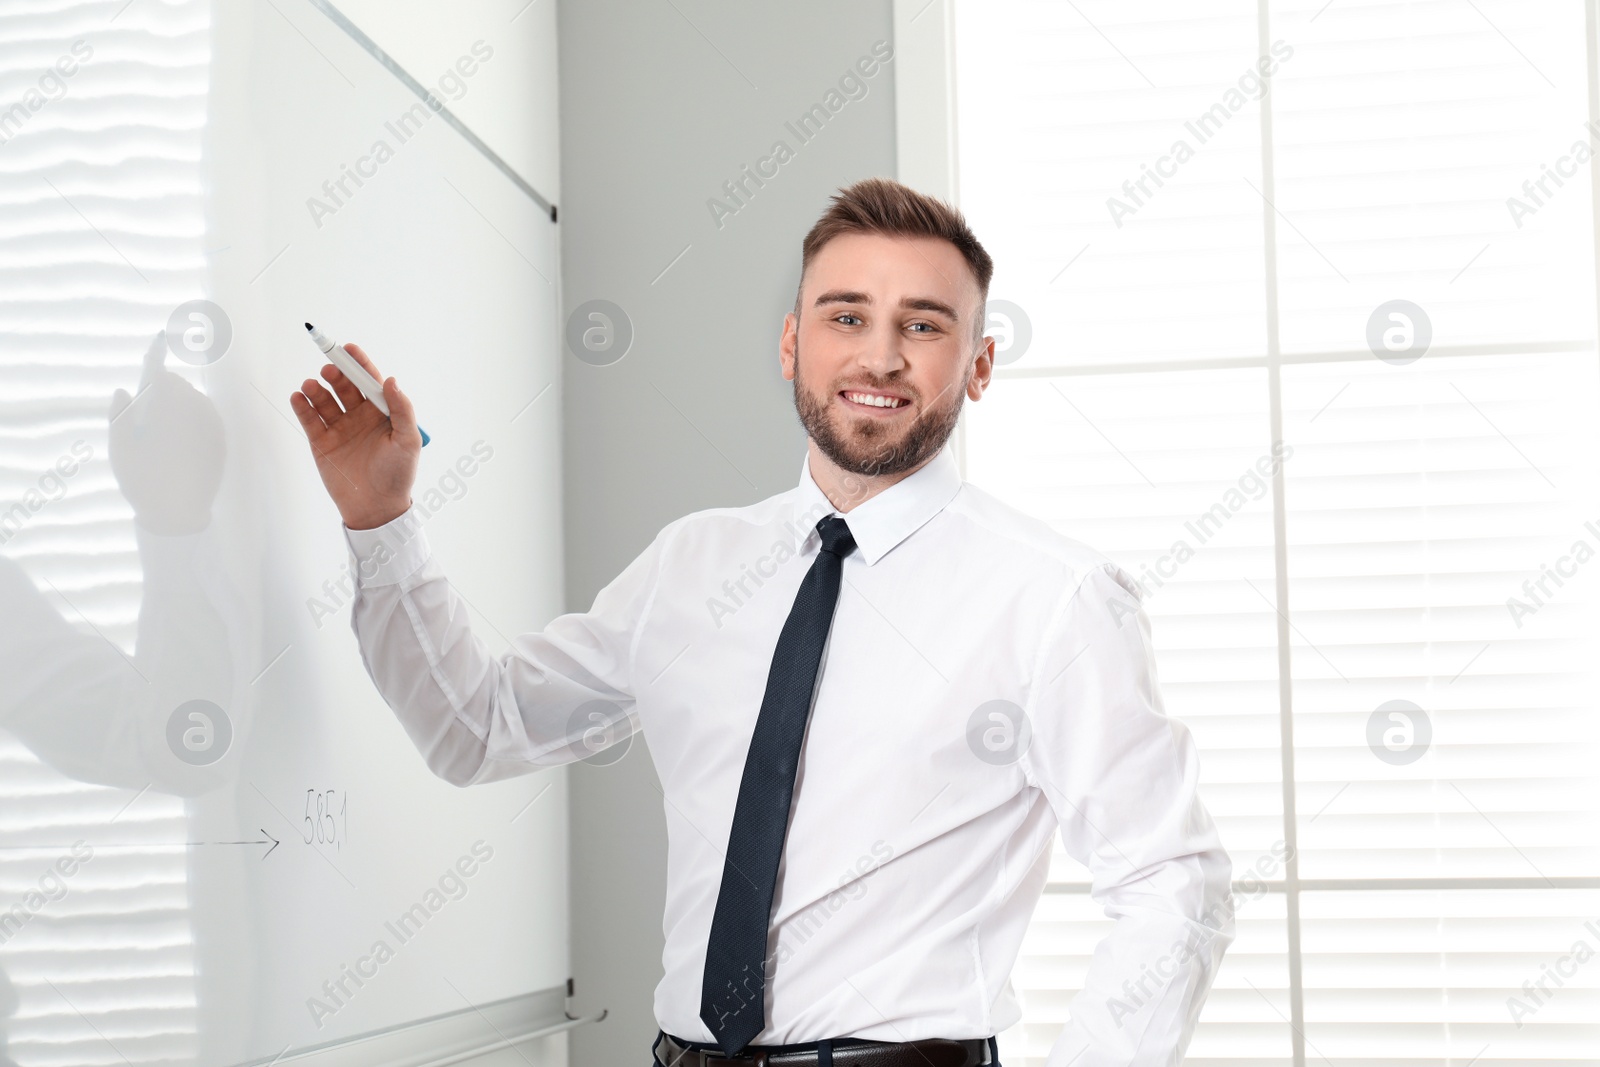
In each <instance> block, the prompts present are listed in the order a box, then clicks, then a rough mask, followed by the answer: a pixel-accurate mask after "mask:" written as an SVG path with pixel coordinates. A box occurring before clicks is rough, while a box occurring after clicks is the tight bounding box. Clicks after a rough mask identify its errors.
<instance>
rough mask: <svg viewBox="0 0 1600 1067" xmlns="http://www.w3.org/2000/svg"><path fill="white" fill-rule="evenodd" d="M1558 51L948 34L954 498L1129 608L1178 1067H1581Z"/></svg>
mask: <svg viewBox="0 0 1600 1067" xmlns="http://www.w3.org/2000/svg"><path fill="white" fill-rule="evenodd" d="M1593 9H1594V5H1593V4H1592V3H1590V4H1588V5H1586V4H1582V3H1578V2H1576V0H1571V2H1550V3H1539V4H1526V3H1522V4H1519V3H1515V2H1512V0H1462V2H1443V0H1441V2H1437V3H1428V2H1412V3H1405V2H1399V0H1306V2H1284V0H1271V2H1268V0H1262V2H1260V3H1254V2H1245V0H1182V2H1179V0H1145V2H1141V3H1138V4H1126V3H1114V2H1112V0H1070V2H1066V3H1059V2H1055V0H954V9H953V12H952V13H951V15H950V18H949V21H948V23H947V26H948V27H950V28H951V29H952V30H953V32H952V35H951V40H952V41H953V44H951V45H950V46H949V47H950V48H951V51H952V53H953V56H954V60H953V70H952V73H953V84H954V97H953V116H952V121H951V123H950V125H951V127H952V128H953V130H954V135H955V144H956V147H955V150H954V151H953V153H952V154H951V158H953V160H954V162H955V173H954V174H953V175H952V176H951V178H952V182H951V186H952V191H953V192H954V194H955V196H956V199H957V200H958V202H959V203H960V206H961V207H962V209H963V211H965V212H966V213H967V215H968V218H969V220H970V221H971V223H972V225H973V227H974V229H975V230H976V232H977V233H978V235H979V236H980V238H981V239H983V240H984V242H985V244H986V246H987V247H988V248H989V250H990V252H991V253H992V254H993V255H994V257H995V261H996V267H997V270H996V276H995V279H994V283H993V285H992V286H991V290H990V300H991V303H990V327H991V332H992V333H996V335H997V337H999V339H1000V341H1001V348H1002V349H1003V351H1002V353H1001V354H1000V357H999V360H1000V366H999V367H998V369H997V372H996V381H995V383H994V386H993V387H992V388H991V389H990V391H989V392H988V394H987V395H986V396H985V397H984V399H983V401H982V402H981V403H979V404H974V405H969V406H968V410H967V413H966V415H965V416H964V422H963V428H962V433H961V439H960V441H961V449H962V454H963V462H964V464H965V469H966V476H967V477H968V478H969V479H971V480H972V481H974V482H976V483H978V484H980V485H982V486H984V487H985V488H987V489H989V490H990V491H992V492H995V493H996V494H998V495H1000V496H1001V497H1003V498H1004V499H1006V500H1007V501H1009V502H1011V503H1013V504H1015V505H1016V506H1018V507H1020V508H1022V509H1023V510H1025V511H1028V512H1031V513H1033V514H1036V515H1039V516H1040V517H1042V518H1045V519H1046V520H1047V521H1050V522H1051V523H1052V524H1053V525H1054V526H1055V527H1056V528H1057V529H1059V530H1061V531H1063V532H1065V533H1067V534H1069V535H1071V536H1074V537H1077V538H1079V539H1080V540H1083V541H1085V542H1087V543H1089V544H1091V545H1093V546H1094V547H1096V548H1099V549H1101V550H1102V551H1104V552H1106V553H1107V554H1108V555H1110V556H1112V557H1113V558H1114V559H1115V560H1117V562H1118V563H1120V564H1121V565H1122V566H1123V567H1124V568H1125V569H1126V570H1127V571H1128V572H1129V573H1130V574H1132V575H1133V576H1135V577H1136V578H1138V579H1139V580H1140V581H1141V582H1142V583H1143V584H1144V586H1145V590H1146V605H1147V609H1148V611H1149V613H1150V616H1151V619H1152V625H1153V628H1154V632H1155V638H1156V642H1157V646H1158V649H1157V655H1158V662H1159V669H1160V672H1161V682H1162V689H1163V693H1164V696H1165V700H1166V705H1167V710H1168V711H1169V712H1170V713H1171V714H1173V715H1175V716H1178V717H1181V718H1182V719H1183V720H1184V721H1185V722H1186V723H1187V724H1188V725H1189V727H1190V728H1191V729H1192V730H1193V732H1194V734H1195V737H1196V739H1197V741H1198V742H1199V744H1200V747H1201V753H1202V761H1203V769H1204V779H1205V780H1204V786H1203V789H1204V797H1205V800H1206V803H1207V805H1208V807H1209V808H1210V810H1211V812H1212V814H1213V816H1214V817H1215V818H1216V819H1217V822H1218V824H1219V826H1220V828H1221V830H1222V834H1223V838H1224V841H1225V843H1226V844H1227V846H1228V849H1229V851H1230V853H1231V854H1232V856H1233V859H1234V871H1235V878H1236V893H1237V894H1238V898H1239V901H1240V907H1239V914H1238V927H1239V932H1238V937H1237V940H1236V941H1235V943H1234V945H1233V947H1232V948H1231V950H1230V951H1229V953H1228V955H1227V957H1226V960H1225V962H1224V965H1223V968H1222V971H1221V973H1220V974H1219V976H1218V979H1217V981H1216V983H1215V986H1214V988H1213V991H1212V994H1211V996H1210V999H1209V1000H1208V1002H1207V1005H1206V1007H1205V1010H1204V1012H1203V1014H1202V1016H1201V1020H1200V1025H1199V1028H1198V1029H1197V1031H1196V1034H1195V1037H1194V1040H1193V1043H1192V1044H1191V1046H1190V1050H1189V1059H1188V1062H1190V1063H1194V1064H1211V1063H1215V1064H1224V1063H1226V1064H1295V1065H1300V1064H1307V1063H1309V1064H1319V1063H1339V1064H1353V1063H1373V1064H1376V1063H1385V1064H1387V1063H1395V1062H1402V1061H1403V1062H1405V1063H1407V1064H1408V1065H1414V1067H1423V1065H1440V1067H1443V1065H1445V1064H1456V1065H1464V1064H1468V1063H1475V1064H1480V1065H1488V1064H1495V1063H1506V1064H1510V1063H1516V1064H1533V1063H1556V1062H1560V1063H1571V1062H1577V1061H1580V1060H1581V1061H1583V1062H1600V1023H1597V1021H1596V1020H1600V819H1597V810H1596V809H1597V799H1596V798H1597V794H1600V791H1597V788H1596V786H1597V784H1600V783H1597V781H1596V778H1597V775H1596V771H1595V765H1596V756H1597V754H1600V743H1597V741H1600V725H1597V723H1600V720H1597V715H1596V702H1597V692H1600V690H1597V687H1596V684H1595V683H1596V677H1595V668H1596V664H1597V661H1600V657H1597V652H1600V644H1597V640H1596V638H1597V636H1600V629H1597V624H1600V610H1597V609H1600V492H1597V490H1600V440H1597V430H1596V427H1597V424H1600V418H1597V414H1600V381H1597V378H1600V375H1597V371H1600V365H1597V352H1596V316H1597V306H1596V293H1595V277H1596V273H1595V259H1596V247H1597V230H1596V223H1595V211H1594V204H1595V202H1596V198H1597V196H1600V194H1597V192H1596V185H1595V181H1594V175H1593V172H1592V164H1591V163H1590V158H1589V157H1590V155H1591V154H1592V153H1593V152H1594V151H1595V150H1596V149H1597V148H1600V132H1594V131H1600V125H1595V126H1593V127H1590V126H1589V124H1590V122H1591V120H1592V119H1594V118H1596V117H1600V104H1597V102H1596V100H1595V90H1594V88H1592V86H1593V85H1595V84H1596V81H1595V79H1596V70H1595V62H1596V61H1595V59H1594V55H1595V47H1594V43H1593V39H1594V34H1595V26H1594V13H1593ZM937 10H938V7H937V6H936V7H935V8H934V11H937ZM917 17H918V18H928V19H930V20H936V19H938V18H939V17H940V16H939V15H938V14H926V15H918V16H917ZM902 25H904V22H902ZM1263 71H1266V72H1268V73H1269V74H1270V80H1269V79H1268V78H1266V77H1263V74H1262V72H1263ZM1268 84H1270V91H1265V92H1264V91H1263V89H1264V86H1266V85H1268ZM919 106H924V105H923V104H921V103H919V102H918V101H916V100H908V99H904V98H903V99H902V102H901V107H902V108H916V107H919ZM902 145H903V146H904V142H903V143H902ZM997 331H998V332H997ZM1087 888H1088V884H1087V872H1085V871H1084V870H1082V869H1081V868H1079V867H1078V866H1077V865H1076V864H1075V863H1074V862H1072V861H1071V860H1070V858H1069V857H1067V856H1066V855H1065V853H1064V852H1062V851H1061V849H1060V845H1059V843H1058V844H1057V855H1056V856H1055V858H1054V861H1053V865H1052V879H1051V884H1050V886H1049V888H1048V890H1047V892H1046V894H1045V897H1044V899H1043V900H1042V902H1041V904H1040V907H1039V910H1038V912H1037V914H1036V916H1035V919H1034V923H1033V925H1032V927H1031V929H1030V931H1029V934H1028V937H1027V940H1026V941H1025V943H1024V946H1023V953H1022V958H1021V959H1020V961H1019V964H1018V968H1017V971H1016V973H1015V975H1014V978H1013V981H1014V983H1015V985H1016V988H1017V990H1018V993H1019V995H1020V996H1021V998H1022V1000H1023V1004H1024V1010H1025V1017H1024V1020H1023V1022H1022V1023H1021V1024H1019V1025H1018V1026H1017V1027H1016V1028H1014V1029H1013V1030H1012V1031H1009V1032H1008V1033H1006V1034H1004V1035H1003V1036H1002V1038H1001V1041H1002V1052H1003V1054H1004V1055H1003V1059H1004V1061H1005V1062H1006V1063H1007V1064H1008V1067H1014V1065H1038V1064H1042V1063H1043V1060H1044V1056H1045V1053H1046V1052H1047V1050H1048V1048H1049V1046H1050V1043H1051V1041H1053V1040H1054V1038H1055V1035H1056V1033H1057V1031H1058V1029H1059V1027H1060V1025H1061V1023H1062V1022H1063V1020H1064V1019H1065V1015H1066V1008H1067V1003H1068V1001H1069V999H1070V997H1071V995H1072V993H1073V992H1074V991H1075V990H1076V989H1077V988H1078V985H1079V983H1081V979H1082V975H1083V972H1084V970H1085V968H1086V967H1087V964H1088V961H1089V956H1090V953H1091V952H1092V950H1093V947H1094V944H1095V943H1096V941H1097V940H1098V939H1099V937H1100V936H1102V935H1103V933H1104V932H1105V930H1106V929H1107V928H1108V926H1109V920H1108V919H1105V918H1104V917H1103V916H1102V915H1101V913H1100V909H1099V908H1098V907H1097V906H1096V905H1095V904H1094V902H1093V901H1092V900H1091V899H1090V898H1089V897H1088V895H1087V892H1086V891H1087ZM1580 946H1582V947H1580ZM1591 956H1592V957H1594V958H1593V959H1590V958H1589V957H1591Z"/></svg>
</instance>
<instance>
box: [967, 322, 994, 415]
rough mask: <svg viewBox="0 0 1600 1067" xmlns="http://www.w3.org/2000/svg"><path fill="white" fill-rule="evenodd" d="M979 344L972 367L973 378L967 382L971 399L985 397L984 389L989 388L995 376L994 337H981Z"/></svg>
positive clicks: (968, 397)
mask: <svg viewBox="0 0 1600 1067" xmlns="http://www.w3.org/2000/svg"><path fill="white" fill-rule="evenodd" d="M978 345H979V347H978V351H977V353H976V356H975V359H974V362H973V367H972V378H971V380H970V381H968V382H967V399H969V400H981V399H983V391H984V390H985V389H987V388H989V382H990V380H991V379H992V378H993V376H994V338H993V337H984V338H981V339H980V340H979V342H978Z"/></svg>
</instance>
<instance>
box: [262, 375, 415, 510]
mask: <svg viewBox="0 0 1600 1067" xmlns="http://www.w3.org/2000/svg"><path fill="white" fill-rule="evenodd" d="M344 350H345V351H346V352H348V353H350V355H351V356H353V357H355V360H356V362H358V363H360V364H361V365H362V366H363V367H365V368H366V369H367V370H368V372H370V373H371V374H372V376H373V377H374V378H376V379H378V380H379V381H380V382H383V399H384V401H385V402H386V403H387V404H388V405H389V417H387V418H386V417H385V416H384V414H383V412H381V411H379V410H378V406H377V405H376V404H374V403H372V401H370V400H368V399H367V398H366V397H365V396H363V395H362V393H361V390H359V389H357V388H356V387H355V385H354V384H353V383H352V382H351V381H350V379H348V378H346V377H345V376H344V372H343V371H341V370H340V369H339V368H338V367H336V366H334V365H333V364H332V363H328V364H324V365H323V368H322V376H323V377H324V378H326V379H327V380H328V384H329V385H331V386H333V392H332V393H330V392H329V391H328V390H327V389H325V388H324V387H323V385H322V383H321V382H319V381H317V380H316V379H315V378H307V379H306V380H305V381H304V382H303V383H302V384H301V386H300V392H298V393H292V394H290V396H289V406H290V407H292V408H294V413H295V415H296V416H298V417H299V419H300V425H301V427H303V428H304V429H305V431H306V440H308V441H309V442H310V443H311V452H312V455H313V456H314V457H315V459H316V462H317V473H318V474H320V475H322V484H323V486H324V487H325V488H326V489H327V490H328V495H329V496H330V497H332V498H333V502H334V505H335V506H337V507H338V509H339V515H340V517H341V518H343V519H344V524H345V525H346V526H348V527H349V528H350V529H352V530H370V529H372V528H373V527H375V526H382V525H383V524H384V523H386V522H389V521H390V520H392V519H396V518H398V517H400V516H401V515H402V514H404V513H405V510H406V509H407V508H409V507H410V506H411V485H412V483H413V482H415V481H416V478H417V458H418V457H419V456H420V455H421V453H422V434H421V433H420V432H418V430H417V419H416V413H415V411H414V409H413V408H412V407H411V399H410V398H409V397H407V396H406V395H405V394H404V393H402V392H401V391H400V386H399V385H397V384H396V383H395V380H394V379H393V378H389V379H387V380H385V378H384V377H383V375H381V374H379V373H378V368H377V367H375V366H373V364H372V360H370V359H368V358H367V354H366V353H365V352H363V351H362V350H361V348H360V347H359V346H358V345H354V344H348V345H345V346H344ZM335 394H337V395H338V399H337V400H336V399H334V395H335Z"/></svg>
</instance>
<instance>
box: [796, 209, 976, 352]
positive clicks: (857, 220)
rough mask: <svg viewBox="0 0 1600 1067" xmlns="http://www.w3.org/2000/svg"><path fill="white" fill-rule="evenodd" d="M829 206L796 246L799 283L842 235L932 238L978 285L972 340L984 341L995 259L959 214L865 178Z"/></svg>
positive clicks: (797, 288) (797, 301)
mask: <svg viewBox="0 0 1600 1067" xmlns="http://www.w3.org/2000/svg"><path fill="white" fill-rule="evenodd" d="M831 199H832V201H833V202H832V203H831V204H830V205H829V207H828V210H826V211H824V212H823V213H822V217H821V218H819V219H818V220H817V222H816V225H814V226H812V227H811V232H810V233H808V234H806V239H805V241H804V243H803V244H801V246H800V282H801V285H802V286H803V285H804V284H805V277H806V270H807V269H808V268H809V267H810V266H811V261H812V259H814V258H816V255H817V253H818V252H820V251H822V246H823V245H825V244H827V243H828V242H829V241H831V240H833V239H834V238H835V237H839V236H841V235H843V234H847V233H878V234H885V235H887V236H891V237H937V238H940V239H942V240H945V241H949V242H950V243H951V244H953V245H955V246H956V251H958V252H960V253H961V255H962V258H964V259H965V260H966V261H967V266H969V267H971V268H972V273H973V275H974V276H975V277H976V278H977V280H978V304H979V308H980V311H979V313H978V321H977V323H976V324H975V327H974V333H973V335H974V337H982V336H983V327H984V316H983V312H982V310H981V308H982V306H983V304H984V303H985V302H986V301H987V300H988V299H989V280H990V279H991V278H993V277H994V260H993V259H991V258H990V256H989V253H988V252H986V251H984V248H983V245H981V244H979V243H978V239H977V237H975V236H973V233H972V229H971V227H969V226H968V225H967V220H966V218H965V217H964V216H963V215H962V214H961V212H960V210H959V209H957V208H955V207H952V206H951V205H950V204H947V203H945V202H944V201H943V200H940V199H938V198H936V197H932V196H928V195H927V194H926V193H919V192H917V191H916V190H915V189H913V188H911V187H910V186H909V185H903V184H901V183H900V182H897V181H895V180H894V179H893V178H864V179H862V180H861V181H858V182H856V183H855V184H854V185H847V186H844V187H842V188H841V189H840V190H839V191H838V192H837V193H835V194H834V195H833V197H832V198H831ZM794 313H795V315H796V316H798V315H799V314H800V287H799V286H797V287H796V288H795V293H794Z"/></svg>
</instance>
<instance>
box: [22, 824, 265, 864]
mask: <svg viewBox="0 0 1600 1067" xmlns="http://www.w3.org/2000/svg"><path fill="white" fill-rule="evenodd" d="M261 833H262V835H263V836H262V837H260V838H258V839H256V840H254V841H156V842H152V843H149V844H142V845H136V844H124V843H118V844H115V845H90V846H89V847H90V848H93V849H96V850H100V851H109V850H111V849H128V848H132V849H141V850H143V851H147V852H148V851H152V850H154V849H161V848H205V847H208V846H211V845H265V844H267V843H268V842H270V843H271V844H272V848H269V849H267V850H266V851H265V852H263V853H262V854H261V858H262V859H266V858H267V857H268V856H270V855H272V853H273V850H274V849H276V848H277V847H278V839H277V838H276V837H273V836H272V835H271V834H269V833H267V832H266V831H265V830H262V831H261ZM83 843H84V842H82V841H78V842H74V844H72V845H49V844H46V845H0V852H45V851H50V850H58V851H59V850H62V849H71V848H73V847H75V845H81V844H83Z"/></svg>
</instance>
